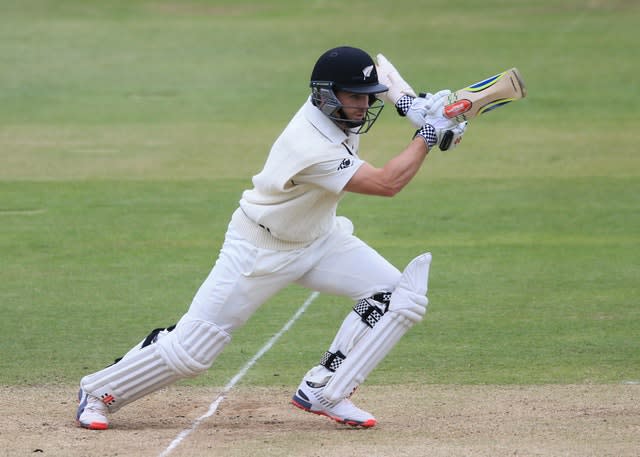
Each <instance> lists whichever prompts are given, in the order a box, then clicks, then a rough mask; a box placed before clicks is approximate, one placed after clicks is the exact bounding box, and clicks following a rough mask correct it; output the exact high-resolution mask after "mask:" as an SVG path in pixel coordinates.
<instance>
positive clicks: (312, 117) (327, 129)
mask: <svg viewBox="0 0 640 457" xmlns="http://www.w3.org/2000/svg"><path fill="white" fill-rule="evenodd" d="M303 109H304V116H305V117H306V119H307V120H308V121H309V122H311V124H312V125H313V126H314V127H315V128H316V129H318V131H320V133H322V134H323V135H324V136H325V137H327V138H328V139H329V141H331V142H332V143H335V144H340V143H343V142H345V141H346V140H347V138H348V136H347V134H346V133H344V131H343V130H342V129H341V128H340V127H338V126H337V125H336V124H335V123H334V122H333V121H332V120H331V119H329V118H328V117H327V116H325V115H324V114H323V113H322V111H320V110H319V109H318V108H317V107H315V106H314V105H313V103H311V97H309V99H308V100H307V102H306V103H305V104H304V108H303Z"/></svg>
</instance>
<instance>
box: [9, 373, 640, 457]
mask: <svg viewBox="0 0 640 457" xmlns="http://www.w3.org/2000/svg"><path fill="white" fill-rule="evenodd" d="M221 392H222V389H221V388H211V387H206V388H205V387H193V386H184V385H182V386H174V387H171V388H168V389H164V390H162V391H160V392H157V393H155V394H153V395H151V396H148V397H146V398H143V399H142V400H139V401H138V402H136V403H133V404H131V405H128V406H126V407H124V408H123V409H122V410H120V411H119V412H118V413H116V414H114V415H112V416H111V428H110V429H109V430H107V431H91V430H85V429H82V428H78V427H77V426H76V424H75V409H76V401H75V396H76V388H75V387H72V386H30V387H24V386H0V394H1V395H2V399H3V400H2V403H3V404H2V411H3V414H2V416H1V418H0V455H2V456H10V457H13V456H25V455H33V456H37V455H42V456H45V457H47V456H61V457H62V456H64V457H92V456H136V457H146V456H161V455H168V456H172V457H174V456H175V457H181V456H182V457H183V456H225V457H227V456H228V457H232V456H234V457H235V456H238V457H240V456H242V457H245V456H249V455H250V456H252V457H265V456H274V457H275V456H278V457H282V456H288V457H297V456H300V457H334V456H336V457H337V456H350V457H360V456H362V457H365V456H366V457H383V456H384V457H391V456H393V457H399V456H412V457H414V456H429V457H457V456H460V457H462V456H464V457H485V456H486V457H489V456H490V457H501V456H527V457H528V456H553V457H558V456H575V457H588V456H593V457H596V456H597V457H604V456H612V457H613V456H615V457H627V456H628V457H632V456H633V457H637V456H638V455H640V385H638V384H619V385H599V384H597V385H596V384H584V385H543V386H455V385H424V386H417V385H410V386H384V387H381V386H363V387H361V388H360V389H359V391H358V392H357V393H356V394H355V395H354V398H353V400H354V402H355V403H356V404H357V405H358V406H360V407H361V408H364V409H366V410H368V411H370V412H371V413H373V414H374V415H375V416H376V418H377V419H378V425H377V426H376V427H374V428H372V429H354V428H351V427H349V426H344V425H340V424H337V423H335V422H333V421H331V420H329V419H327V418H325V417H322V416H316V415H314V414H309V413H305V412H303V411H300V410H299V409H297V408H294V407H293V406H292V405H290V404H289V399H290V397H291V394H292V393H293V389H288V388H287V389H285V388H282V387H271V388H248V387H238V388H236V389H234V390H232V391H231V392H229V393H228V394H227V395H226V396H225V398H224V400H223V401H222V402H221V403H220V404H219V406H218V409H217V410H216V413H215V414H214V415H212V416H211V417H209V418H206V419H204V420H203V421H202V422H200V423H197V424H195V421H196V420H197V419H198V418H200V417H202V416H203V415H204V414H206V412H207V410H208V409H209V405H211V404H212V403H213V402H214V401H215V400H216V399H217V398H218V396H219V395H220V393H221ZM194 424H195V425H194ZM186 430H188V431H189V433H187V434H186V436H184V435H185V434H184V433H183V432H184V431H186ZM181 433H182V434H183V438H179V436H180V435H181ZM176 440H177V441H178V444H177V445H175V446H173V447H172V448H171V449H169V450H168V448H169V447H170V446H171V445H172V443H174V442H175V441H176ZM167 450H168V451H167Z"/></svg>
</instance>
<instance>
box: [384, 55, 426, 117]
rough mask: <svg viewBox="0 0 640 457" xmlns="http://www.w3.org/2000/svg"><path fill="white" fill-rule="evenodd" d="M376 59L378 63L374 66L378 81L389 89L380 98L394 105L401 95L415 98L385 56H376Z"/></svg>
mask: <svg viewBox="0 0 640 457" xmlns="http://www.w3.org/2000/svg"><path fill="white" fill-rule="evenodd" d="M376 59H377V61H378V62H377V63H378V64H377V65H376V71H377V72H378V81H379V82H380V83H381V84H384V85H385V86H387V87H388V88H389V90H388V91H387V92H384V93H382V94H380V96H381V98H383V99H384V100H386V101H388V102H389V103H391V104H393V105H395V104H396V103H397V102H398V100H400V98H401V97H402V96H403V95H409V96H411V97H415V96H416V93H415V92H414V90H413V89H412V88H411V86H410V85H409V83H407V82H406V81H405V80H404V79H403V78H402V76H400V73H399V72H398V70H396V67H394V66H393V64H392V63H391V62H389V61H388V60H387V58H386V57H385V56H383V55H382V54H378V55H377V56H376Z"/></svg>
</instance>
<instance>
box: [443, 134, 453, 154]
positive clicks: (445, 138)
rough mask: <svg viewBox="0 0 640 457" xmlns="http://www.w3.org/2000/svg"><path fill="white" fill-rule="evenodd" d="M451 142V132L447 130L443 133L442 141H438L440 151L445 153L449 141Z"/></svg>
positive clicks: (449, 143)
mask: <svg viewBox="0 0 640 457" xmlns="http://www.w3.org/2000/svg"><path fill="white" fill-rule="evenodd" d="M452 140H453V132H452V131H451V130H447V131H446V132H444V135H443V136H442V140H440V150H441V151H446V150H447V149H449V147H450V146H451V141H452Z"/></svg>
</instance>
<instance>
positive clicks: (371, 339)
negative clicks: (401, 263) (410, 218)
mask: <svg viewBox="0 0 640 457" xmlns="http://www.w3.org/2000/svg"><path fill="white" fill-rule="evenodd" d="M430 265H431V254H429V253H426V254H422V255H420V256H418V257H416V258H415V259H413V260H412V261H411V262H410V263H409V265H407V268H405V270H404V272H403V273H402V277H401V278H400V282H399V283H398V286H397V287H396V289H395V290H394V291H393V293H392V294H391V302H390V304H389V311H387V312H386V314H385V315H384V316H383V317H382V319H380V321H379V322H378V323H377V325H376V326H375V327H373V329H371V331H370V332H369V333H368V334H367V335H366V336H365V337H364V338H362V339H361V340H360V342H359V343H358V344H357V345H356V346H355V347H354V349H353V350H352V351H351V352H350V353H349V356H348V357H347V358H346V359H345V360H344V362H342V365H340V368H338V369H337V370H336V372H335V374H334V375H333V376H332V377H331V379H330V380H329V382H328V383H327V386H326V387H325V390H324V396H325V398H326V399H327V400H329V401H332V402H334V401H339V400H341V399H343V398H346V397H348V396H349V395H350V394H351V393H352V392H353V390H354V389H355V388H356V387H357V386H358V385H360V384H361V383H363V382H364V380H365V379H366V378H367V376H368V375H369V373H371V371H372V370H373V369H374V368H375V367H376V366H377V365H378V364H379V363H380V362H381V361H382V360H383V359H384V358H385V357H386V356H387V354H388V353H389V351H391V349H392V348H393V346H395V344H396V343H397V342H398V341H399V340H400V338H401V337H402V336H403V335H404V334H405V333H406V332H407V331H408V330H409V329H410V328H411V327H412V326H413V325H414V324H415V323H416V322H420V321H421V320H422V317H423V316H424V313H425V312H426V309H427V304H428V300H427V297H426V293H427V284H428V281H429V267H430Z"/></svg>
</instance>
